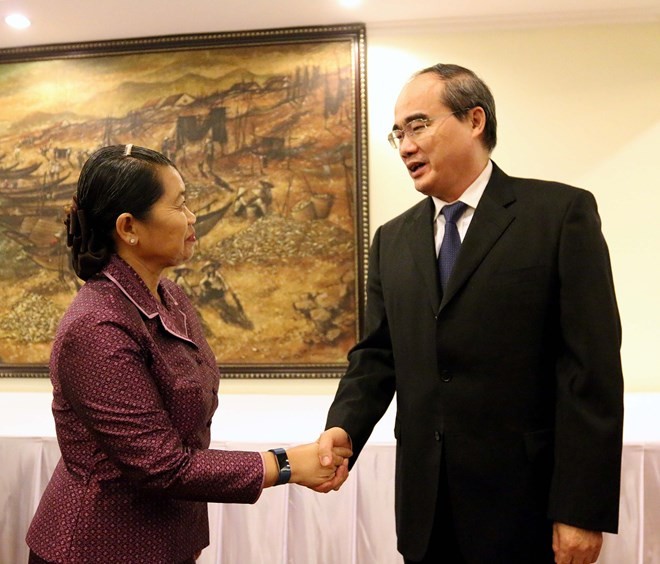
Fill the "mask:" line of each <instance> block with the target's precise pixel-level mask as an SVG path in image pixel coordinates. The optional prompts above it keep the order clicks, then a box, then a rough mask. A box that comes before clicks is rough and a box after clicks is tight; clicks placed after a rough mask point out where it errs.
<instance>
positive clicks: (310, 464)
mask: <svg viewBox="0 0 660 564" xmlns="http://www.w3.org/2000/svg"><path fill="white" fill-rule="evenodd" d="M287 454H288V456H289V464H290V465H291V482H293V483H294V484H300V485H302V486H307V487H309V488H314V487H316V486H320V485H321V484H324V483H326V482H327V481H328V480H331V479H332V478H334V476H335V473H336V471H337V468H339V467H340V466H346V467H348V459H349V457H350V456H351V455H352V454H353V452H352V451H351V450H350V449H349V448H345V447H335V448H333V449H332V464H331V465H329V466H321V462H320V460H319V445H318V443H310V444H307V445H300V446H295V447H292V448H290V449H287Z"/></svg>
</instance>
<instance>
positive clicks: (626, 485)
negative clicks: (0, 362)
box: [0, 392, 660, 564]
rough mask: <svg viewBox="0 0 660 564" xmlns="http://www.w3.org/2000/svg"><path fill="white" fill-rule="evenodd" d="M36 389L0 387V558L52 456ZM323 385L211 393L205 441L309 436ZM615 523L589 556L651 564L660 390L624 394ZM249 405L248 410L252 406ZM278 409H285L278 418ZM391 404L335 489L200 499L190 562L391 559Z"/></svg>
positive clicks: (18, 546)
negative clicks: (299, 390)
mask: <svg viewBox="0 0 660 564" xmlns="http://www.w3.org/2000/svg"><path fill="white" fill-rule="evenodd" d="M50 401H51V396H50V394H49V393H41V392H6V393H3V394H0V461H1V466H0V468H1V469H0V563H1V564H15V563H23V562H26V561H27V547H26V546H25V542H24V538H25V533H26V531H27V527H28V525H29V523H30V520H31V518H32V515H33V513H34V511H35V509H36V507H37V504H38V502H39V498H40V496H41V493H42V492H43V489H44V488H45V486H46V484H47V482H48V479H49V477H50V474H51V472H52V471H53V469H54V467H55V464H56V463H57V460H58V458H59V450H58V446H57V442H56V440H55V438H54V436H55V428H54V424H53V421H52V417H51V414H50ZM331 401H332V397H331V396H325V395H290V396H289V395H275V396H274V395H258V394H249V395H242V394H235V395H233V394H232V395H227V394H225V395H222V394H221V397H220V408H219V410H218V412H217V414H216V417H215V418H214V422H213V427H212V436H213V437H215V439H216V440H214V441H213V442H212V447H213V448H227V449H242V450H266V449H267V448H271V447H274V446H285V447H286V446H288V445H292V444H299V443H302V442H309V441H310V440H314V439H315V438H316V436H317V435H318V433H319V432H320V431H321V429H322V427H323V423H324V421H325V414H326V412H327V408H328V406H329V405H330V402H331ZM625 401H626V423H625V427H624V448H623V464H622V484H621V486H622V491H621V516H620V532H619V534H618V535H609V534H606V535H605V541H604V545H603V551H602V553H601V557H600V558H599V560H598V562H599V564H622V563H625V564H660V394H626V400H625ZM255 414H258V416H257V415H255ZM282 414H286V417H282ZM393 422H394V408H393V406H392V407H391V408H390V410H388V412H387V413H386V415H385V416H384V417H383V419H382V420H381V422H380V423H379V424H378V426H377V427H376V428H375V429H374V433H373V435H372V437H371V439H370V440H369V443H368V444H367V446H366V447H365V449H364V451H363V452H362V454H361V455H360V459H359V461H358V463H357V464H356V466H355V468H354V469H353V471H352V473H351V477H350V478H349V480H348V481H347V482H346V484H345V485H344V487H343V488H342V489H341V490H340V491H339V492H331V493H329V494H326V495H320V494H316V493H314V492H312V491H309V490H307V489H305V488H301V487H298V486H285V487H278V488H269V489H267V490H264V492H263V494H262V496H261V499H260V500H259V501H258V502H257V503H256V504H255V505H239V504H209V520H210V526H211V544H210V546H209V547H207V548H206V549H205V550H204V551H203V553H202V556H201V557H200V559H199V561H198V562H199V564H213V563H219V564H238V563H249V564H262V563H263V564H285V563H286V564H400V563H401V562H402V559H401V557H400V555H399V554H398V553H397V551H396V537H395V532H394V457H395V446H394V438H393V431H392V430H393V426H394V425H393Z"/></svg>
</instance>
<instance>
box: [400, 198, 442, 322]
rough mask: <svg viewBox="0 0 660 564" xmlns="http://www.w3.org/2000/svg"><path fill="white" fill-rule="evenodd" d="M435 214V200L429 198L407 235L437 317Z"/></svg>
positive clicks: (438, 286) (415, 216)
mask: <svg viewBox="0 0 660 564" xmlns="http://www.w3.org/2000/svg"><path fill="white" fill-rule="evenodd" d="M434 212H435V206H434V205H433V200H432V199H431V198H427V199H426V200H425V201H424V202H422V203H421V204H420V206H419V207H418V209H417V213H416V214H414V215H413V216H412V217H411V219H410V221H409V222H408V224H407V225H406V227H405V228H406V230H407V231H406V233H405V235H406V239H407V243H408V248H409V249H410V253H411V254H412V257H413V260H414V262H415V265H416V267H417V269H418V271H419V273H420V275H421V278H422V281H423V288H424V289H425V291H424V293H425V295H427V296H428V297H429V305H430V307H431V308H432V310H433V314H434V315H435V313H436V312H437V311H438V308H439V307H440V297H441V291H440V280H439V276H438V268H437V262H436V257H435V244H434V233H433V215H434Z"/></svg>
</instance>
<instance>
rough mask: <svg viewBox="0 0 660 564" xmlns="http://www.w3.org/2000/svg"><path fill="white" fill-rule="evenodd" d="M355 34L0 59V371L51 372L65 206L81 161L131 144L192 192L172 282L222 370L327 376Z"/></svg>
mask: <svg viewBox="0 0 660 564" xmlns="http://www.w3.org/2000/svg"><path fill="white" fill-rule="evenodd" d="M363 41H364V28H363V26H359V25H355V26H343V27H338V28H336V29H335V28H333V29H325V28H320V29H309V30H307V29H303V30H296V31H295V32H294V31H292V30H288V31H287V30H279V31H278V30H271V31H269V32H261V33H251V34H248V33H246V34H243V35H241V34H231V35H230V34H226V35H225V34H216V35H215V36H203V37H200V38H197V37H196V36H187V37H186V38H181V39H178V38H168V40H167V41H163V40H160V41H159V40H158V39H153V40H141V41H123V42H122V41H118V42H105V43H104V44H102V45H99V44H82V45H81V44H77V45H75V46H70V48H69V49H67V48H66V46H58V47H57V48H54V47H53V48H51V50H48V49H43V50H41V51H40V50H38V49H36V48H35V49H36V51H35V49H33V50H20V49H18V50H13V51H11V52H9V50H5V51H2V50H0V257H1V259H2V260H0V284H1V285H0V369H2V372H3V375H5V376H6V375H21V374H26V375H31V374H34V373H35V371H34V369H35V367H45V366H46V364H47V362H48V356H49V353H50V347H51V342H52V338H53V336H54V332H55V329H56V327H57V323H58V321H59V319H60V318H61V316H62V314H63V312H64V310H65V309H66V307H67V306H68V304H69V303H70V302H71V300H72V298H73V296H74V295H75V292H76V291H77V289H78V288H79V287H80V285H81V283H82V282H81V281H80V280H78V279H77V278H76V276H75V274H74V273H73V270H72V269H71V267H70V265H69V255H68V252H67V249H66V244H65V243H66V241H65V239H66V238H65V234H64V225H63V218H64V214H65V210H66V209H67V206H68V205H69V203H70V201H71V197H72V195H73V193H74V192H75V187H76V182H77V178H78V175H79V172H80V169H81V167H82V165H83V163H84V162H85V160H86V159H87V157H88V156H89V155H90V153H91V152H93V151H94V150H95V149H97V148H98V147H101V146H104V145H111V144H125V143H133V144H135V145H142V146H145V147H150V148H153V149H156V150H159V151H161V152H162V153H164V154H165V155H167V156H168V157H169V158H170V159H171V160H172V161H173V162H174V163H175V164H176V166H177V168H178V169H179V170H180V172H181V174H182V176H183V178H184V180H185V182H186V186H187V200H188V202H189V204H190V207H191V209H192V210H193V211H194V212H195V213H196V215H197V223H196V226H195V227H196V232H197V237H198V243H197V247H196V252H195V255H194V256H193V258H192V259H191V260H190V262H189V263H187V264H185V265H182V266H180V267H178V268H175V269H172V270H171V271H169V272H168V273H167V275H168V276H169V277H171V278H172V279H173V280H175V281H177V282H178V283H179V284H180V285H181V286H182V287H183V288H184V290H185V291H186V292H187V293H188V294H189V295H190V297H191V298H192V300H193V302H194V303H195V305H196V307H197V310H198V312H199V315H200V317H201V319H202V322H203V324H204V327H205V329H206V333H207V337H208V339H209V342H210V344H211V347H212V348H213V350H214V351H215V352H216V357H217V359H218V363H219V365H220V367H221V370H223V371H224V372H225V374H227V375H234V376H239V377H258V376H266V377H296V376H316V377H320V376H336V375H338V374H339V373H340V371H341V369H342V367H343V365H344V362H345V358H346V353H347V351H348V348H349V347H350V346H351V345H352V344H353V343H354V342H355V341H356V339H357V338H358V336H359V331H360V329H359V328H360V322H361V311H362V307H363V297H362V294H363V288H364V283H363V278H364V266H363V263H364V257H365V256H366V249H365V247H366V245H367V244H368V242H367V241H366V239H367V235H366V233H367V231H368V230H367V220H366V213H367V210H366V206H367V204H366V201H367V200H366V198H367V194H366V157H365V154H366V147H365V143H366V141H365V138H366V128H365V125H366V124H365V123H364V122H365V119H366V118H365V111H364V93H363V91H364V76H363V75H364V68H363V57H364V55H363V52H362V50H363ZM74 47H75V49H74ZM35 52H36V55H35ZM44 370H45V368H42V370H41V372H39V370H37V371H36V373H41V374H42V375H46V374H45V372H44Z"/></svg>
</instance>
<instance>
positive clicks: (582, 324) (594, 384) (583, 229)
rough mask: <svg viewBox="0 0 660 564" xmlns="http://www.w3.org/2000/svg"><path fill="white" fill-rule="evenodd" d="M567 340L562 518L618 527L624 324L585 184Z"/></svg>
mask: <svg viewBox="0 0 660 564" xmlns="http://www.w3.org/2000/svg"><path fill="white" fill-rule="evenodd" d="M558 252H559V256H558V265H559V287H560V289H559V311H560V330H561V337H562V339H561V342H560V344H559V351H558V355H557V364H556V393H557V398H556V413H555V468H554V472H553V479H552V486H551V490H550V499H549V516H550V518H551V519H553V520H554V521H559V522H562V523H567V524H570V525H574V526H578V527H582V528H586V529H591V530H598V531H607V532H616V530H617V526H618V508H619V489H620V469H621V449H622V430H623V376H622V370H621V360H620V353H619V351H620V345H621V326H620V321H619V314H618V310H617V304H616V298H615V294H614V284H613V280H612V272H611V267H610V261H609V254H608V250H607V246H606V244H605V241H604V239H603V236H602V233H601V228H600V219H599V216H598V212H597V208H596V202H595V200H594V198H593V196H592V195H591V194H589V193H588V192H584V191H580V192H579V193H578V196H577V198H575V199H574V200H573V202H572V203H571V204H570V205H569V207H568V209H567V212H566V214H565V216H564V221H563V226H562V231H561V237H560V243H559V250H558Z"/></svg>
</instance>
